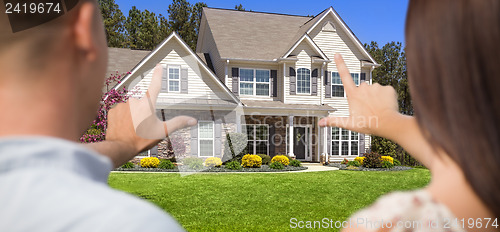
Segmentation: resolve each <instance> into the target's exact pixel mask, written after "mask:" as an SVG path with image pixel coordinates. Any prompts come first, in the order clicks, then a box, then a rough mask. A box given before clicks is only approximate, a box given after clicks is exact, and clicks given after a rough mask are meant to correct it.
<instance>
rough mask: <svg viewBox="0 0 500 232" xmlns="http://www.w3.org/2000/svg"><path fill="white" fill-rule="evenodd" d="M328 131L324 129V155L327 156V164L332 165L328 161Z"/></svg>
mask: <svg viewBox="0 0 500 232" xmlns="http://www.w3.org/2000/svg"><path fill="white" fill-rule="evenodd" d="M327 133H328V129H327V127H323V154H325V160H326V162H328V163H330V161H329V159H328V137H327Z"/></svg>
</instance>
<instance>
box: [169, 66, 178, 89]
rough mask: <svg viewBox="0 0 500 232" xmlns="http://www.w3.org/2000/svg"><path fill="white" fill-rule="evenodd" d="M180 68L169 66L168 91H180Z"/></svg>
mask: <svg viewBox="0 0 500 232" xmlns="http://www.w3.org/2000/svg"><path fill="white" fill-rule="evenodd" d="M179 77H180V68H179V67H169V68H168V91H169V92H179V91H180V90H179V89H180V88H179V86H180V84H179V83H180V78H179Z"/></svg>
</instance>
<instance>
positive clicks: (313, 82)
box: [311, 69, 318, 96]
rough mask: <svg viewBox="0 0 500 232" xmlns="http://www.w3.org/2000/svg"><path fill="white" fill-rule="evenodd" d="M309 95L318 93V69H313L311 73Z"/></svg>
mask: <svg viewBox="0 0 500 232" xmlns="http://www.w3.org/2000/svg"><path fill="white" fill-rule="evenodd" d="M311 95H312V96H317V95H318V69H314V70H313V71H312V73H311Z"/></svg>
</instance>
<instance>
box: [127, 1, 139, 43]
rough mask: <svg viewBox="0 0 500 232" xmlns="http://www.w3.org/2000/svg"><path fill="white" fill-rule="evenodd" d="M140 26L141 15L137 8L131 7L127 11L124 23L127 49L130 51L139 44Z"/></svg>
mask: <svg viewBox="0 0 500 232" xmlns="http://www.w3.org/2000/svg"><path fill="white" fill-rule="evenodd" d="M141 26H142V13H141V11H140V10H139V9H137V7H135V6H132V9H130V10H129V11H128V17H127V20H126V22H125V29H126V30H127V33H126V39H127V47H129V48H132V49H137V48H138V43H139V37H140V34H139V30H140V28H141Z"/></svg>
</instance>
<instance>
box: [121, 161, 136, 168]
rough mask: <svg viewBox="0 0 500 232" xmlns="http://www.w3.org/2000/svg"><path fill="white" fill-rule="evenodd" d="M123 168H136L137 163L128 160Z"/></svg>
mask: <svg viewBox="0 0 500 232" xmlns="http://www.w3.org/2000/svg"><path fill="white" fill-rule="evenodd" d="M121 168H135V165H134V164H133V163H132V162H126V163H125V164H123V165H122V166H121Z"/></svg>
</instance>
